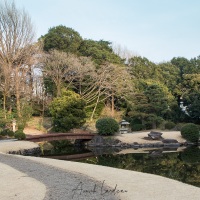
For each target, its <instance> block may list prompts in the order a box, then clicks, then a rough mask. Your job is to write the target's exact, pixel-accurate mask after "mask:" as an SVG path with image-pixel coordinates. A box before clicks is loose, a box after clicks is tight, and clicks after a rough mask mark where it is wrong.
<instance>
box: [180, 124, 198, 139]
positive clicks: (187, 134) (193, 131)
mask: <svg viewBox="0 0 200 200" xmlns="http://www.w3.org/2000/svg"><path fill="white" fill-rule="evenodd" d="M181 135H182V137H183V138H185V139H186V140H188V141H190V142H197V141H198V139H199V128H198V126H197V125H195V124H193V123H189V124H186V125H185V126H183V127H182V129H181Z"/></svg>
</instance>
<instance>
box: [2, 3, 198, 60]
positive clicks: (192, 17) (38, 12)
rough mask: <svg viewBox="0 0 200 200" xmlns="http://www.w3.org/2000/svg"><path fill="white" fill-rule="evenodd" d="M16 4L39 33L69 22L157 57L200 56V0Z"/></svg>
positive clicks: (83, 33) (88, 33)
mask: <svg viewBox="0 0 200 200" xmlns="http://www.w3.org/2000/svg"><path fill="white" fill-rule="evenodd" d="M0 1H2V0H0ZM8 1H9V0H8ZM15 3H16V5H17V7H19V8H25V10H26V11H27V12H28V13H29V14H30V16H31V18H32V21H33V22H34V24H35V27H36V33H37V37H40V36H41V35H44V34H46V33H47V32H48V29H49V28H50V27H53V26H58V25H65V26H66V27H70V28H73V29H74V30H76V31H78V32H79V33H80V35H81V36H82V37H83V38H87V39H93V40H100V39H103V40H107V41H111V42H115V43H118V44H120V45H122V46H126V47H127V48H128V49H129V50H131V51H133V52H136V53H137V54H139V55H141V56H144V57H147V58H148V59H149V60H151V61H154V62H162V61H169V60H171V59H172V58H173V57H178V56H183V57H186V58H188V59H190V58H193V57H196V56H198V55H200V0H15Z"/></svg>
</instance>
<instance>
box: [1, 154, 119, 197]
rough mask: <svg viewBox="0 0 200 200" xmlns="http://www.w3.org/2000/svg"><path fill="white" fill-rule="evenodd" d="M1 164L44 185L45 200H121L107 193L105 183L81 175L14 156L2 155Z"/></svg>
mask: <svg viewBox="0 0 200 200" xmlns="http://www.w3.org/2000/svg"><path fill="white" fill-rule="evenodd" d="M0 162H1V163H4V164H6V165H9V166H10V167H12V168H14V169H16V170H18V171H20V172H22V173H24V174H26V175H27V176H28V177H31V178H34V179H36V180H37V181H39V182H41V183H43V184H44V185H45V186H46V188H47V192H46V195H45V198H44V200H71V199H74V200H82V199H84V200H86V199H87V200H119V199H120V198H119V197H118V196H117V194H115V193H114V192H107V193H106V190H111V188H110V189H109V188H108V187H107V186H106V184H104V183H103V182H98V181H95V180H92V179H91V178H88V177H87V176H84V175H82V174H79V173H72V172H68V171H66V170H62V169H59V168H56V167H53V166H49V165H45V164H41V163H37V162H34V161H31V160H28V159H24V158H22V157H21V156H14V155H6V154H0ZM14 184H16V183H14ZM10 188H12V186H10ZM10 188H9V189H10ZM7 192H9V191H7ZM18 192H19V191H18ZM21 192H26V191H24V190H23V185H21ZM0 194H1V192H0ZM2 200H7V199H2ZM16 200H18V198H16Z"/></svg>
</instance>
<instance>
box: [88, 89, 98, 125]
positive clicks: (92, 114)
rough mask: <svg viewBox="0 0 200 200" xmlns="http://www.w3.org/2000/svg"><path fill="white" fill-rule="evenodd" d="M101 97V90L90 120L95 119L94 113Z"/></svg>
mask: <svg viewBox="0 0 200 200" xmlns="http://www.w3.org/2000/svg"><path fill="white" fill-rule="evenodd" d="M99 97H100V92H99V94H98V97H97V101H96V103H95V106H94V109H93V111H92V115H91V117H90V121H92V120H93V117H94V113H95V111H96V108H97V105H98V103H99Z"/></svg>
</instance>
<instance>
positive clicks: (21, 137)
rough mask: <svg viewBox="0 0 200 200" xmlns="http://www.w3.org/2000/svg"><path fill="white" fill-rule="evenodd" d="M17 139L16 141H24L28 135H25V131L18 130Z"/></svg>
mask: <svg viewBox="0 0 200 200" xmlns="http://www.w3.org/2000/svg"><path fill="white" fill-rule="evenodd" d="M14 136H15V138H16V139H18V140H24V139H26V135H25V133H24V132H23V130H17V131H16V132H15V135H14Z"/></svg>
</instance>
